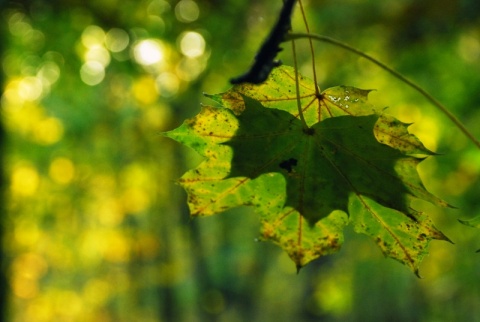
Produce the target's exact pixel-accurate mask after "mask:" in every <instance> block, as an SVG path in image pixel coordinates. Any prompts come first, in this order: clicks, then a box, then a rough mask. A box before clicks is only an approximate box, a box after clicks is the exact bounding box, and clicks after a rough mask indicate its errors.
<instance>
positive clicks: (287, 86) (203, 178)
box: [166, 67, 448, 273]
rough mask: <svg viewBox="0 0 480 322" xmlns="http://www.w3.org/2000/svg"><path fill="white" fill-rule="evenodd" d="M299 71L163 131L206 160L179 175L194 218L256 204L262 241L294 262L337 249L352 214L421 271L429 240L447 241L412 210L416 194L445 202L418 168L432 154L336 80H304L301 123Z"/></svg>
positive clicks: (284, 70)
mask: <svg viewBox="0 0 480 322" xmlns="http://www.w3.org/2000/svg"><path fill="white" fill-rule="evenodd" d="M292 73H293V70H292V69H291V68H289V67H281V68H277V69H275V70H274V72H273V73H272V75H271V77H270V78H269V80H267V82H265V83H264V84H262V85H259V86H258V85H257V86H253V85H241V86H236V87H234V88H232V89H231V90H230V91H228V92H226V93H222V94H217V95H210V96H209V97H211V98H212V99H214V100H215V101H217V102H219V103H221V104H222V105H223V106H221V107H210V106H204V107H203V108H202V110H201V112H200V113H199V114H198V115H197V116H195V117H194V118H192V119H189V120H186V121H185V122H184V124H183V125H182V126H180V127H179V128H177V129H175V130H173V131H171V132H168V133H166V135H167V136H169V137H171V138H173V139H175V140H177V141H179V142H181V143H183V144H185V145H187V146H190V147H191V148H193V149H195V150H196V151H197V152H198V153H200V154H201V155H202V156H204V157H205V161H204V162H202V163H201V164H200V165H199V166H198V167H197V168H196V169H193V170H190V171H188V172H187V173H186V174H185V175H184V176H183V177H182V178H181V179H180V180H179V183H180V184H181V185H182V186H183V187H184V188H185V190H186V191H187V193H188V204H189V207H190V210H191V214H192V215H193V216H207V215H213V214H216V213H219V212H222V211H224V210H226V209H229V208H233V207H237V206H241V205H250V206H253V207H254V208H255V210H256V212H257V213H258V214H259V216H260V221H261V223H262V229H261V237H262V238H263V239H265V240H271V241H273V242H274V243H276V244H278V245H280V246H281V247H282V248H283V249H284V250H285V251H286V252H287V253H288V254H289V256H290V257H291V258H292V260H293V261H294V262H295V264H296V265H297V267H302V266H304V265H306V264H307V263H308V262H310V261H312V260H314V259H316V258H318V257H320V256H323V255H326V254H330V253H333V252H335V251H337V250H338V249H339V248H340V247H341V245H342V243H343V233H342V232H343V229H344V227H345V226H346V225H347V224H348V221H349V219H348V216H351V221H352V223H353V225H354V228H355V230H356V231H357V232H360V233H364V234H366V235H369V236H371V237H372V238H373V239H374V240H375V241H376V243H377V244H378V245H379V246H380V248H381V250H382V251H383V253H384V254H385V255H386V256H388V257H391V258H394V259H396V260H398V261H400V262H402V263H404V264H405V265H407V266H408V267H410V268H411V269H412V270H413V271H414V272H416V273H417V272H418V265H419V263H420V262H421V260H422V259H423V257H424V256H425V254H426V249H427V247H428V244H429V242H430V241H431V240H432V239H443V240H448V239H447V238H446V237H445V236H444V235H443V234H442V233H441V232H439V231H438V230H437V229H436V228H435V227H434V226H433V224H432V223H431V221H430V220H429V219H428V218H427V217H426V216H425V215H423V214H420V213H418V212H416V211H415V210H413V209H412V208H411V207H410V202H411V200H412V199H413V198H419V199H423V200H427V201H429V202H432V203H434V204H436V205H440V206H448V204H447V203H445V202H444V201H442V200H440V199H439V198H437V197H435V196H433V195H432V194H430V193H429V192H428V191H427V190H426V189H425V187H424V186H423V184H422V182H421V180H420V177H419V176H418V173H417V171H416V166H417V165H418V163H419V162H420V161H421V160H422V158H419V157H417V156H415V155H418V154H421V155H430V154H432V152H430V151H429V150H427V149H426V148H425V147H424V146H423V144H422V143H421V142H420V141H419V140H418V139H417V138H416V137H415V136H413V135H412V134H410V133H408V129H407V127H408V125H407V124H404V123H402V122H399V121H398V120H396V119H394V118H393V117H391V116H387V115H384V114H380V112H379V111H377V110H376V109H375V108H374V107H373V106H372V105H370V104H369V103H368V102H367V95H368V92H369V91H366V90H360V89H356V88H353V87H345V86H339V87H334V88H332V89H327V90H326V91H324V92H323V93H322V94H321V95H320V96H319V97H317V96H316V95H315V89H314V87H313V83H312V82H311V81H309V80H307V79H305V78H302V79H301V81H300V88H301V93H300V95H301V97H302V99H301V102H302V109H303V111H304V116H305V119H306V121H307V124H309V126H310V127H309V128H308V129H304V127H303V126H302V123H301V122H300V120H299V119H298V115H297V113H298V112H297V111H298V109H297V107H296V101H297V100H296V96H295V95H296V94H295V91H294V88H295V80H294V77H293V76H292ZM380 142H382V143H380Z"/></svg>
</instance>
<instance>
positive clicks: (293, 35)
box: [287, 33, 480, 149]
mask: <svg viewBox="0 0 480 322" xmlns="http://www.w3.org/2000/svg"><path fill="white" fill-rule="evenodd" d="M301 38H308V39H315V40H318V41H322V42H326V43H329V44H332V45H335V46H338V47H341V48H343V49H346V50H348V51H351V52H353V53H355V54H357V55H359V56H361V57H363V58H365V59H367V60H369V61H371V62H372V63H374V64H375V65H377V66H379V67H380V68H382V69H384V70H386V71H387V72H389V73H390V74H392V75H393V76H394V77H396V78H397V79H399V80H401V81H402V82H404V83H405V84H407V85H408V86H410V87H411V88H413V89H414V90H416V91H417V92H419V93H420V94H421V95H422V96H423V97H425V98H426V99H427V100H428V101H430V103H432V104H433V105H434V106H436V107H437V108H438V109H439V110H440V111H441V112H442V113H443V114H445V115H446V116H447V118H448V119H449V120H450V121H451V122H453V124H455V126H456V127H457V128H458V129H460V131H462V132H463V134H465V136H467V137H468V138H469V139H470V141H472V142H473V143H474V144H475V145H476V146H477V148H479V149H480V141H479V140H477V139H476V138H475V137H474V136H473V134H472V133H470V131H469V130H468V129H467V128H466V127H465V126H464V125H463V124H462V123H461V122H460V121H459V120H458V119H457V117H456V116H455V115H453V114H452V113H451V112H450V111H449V110H448V109H447V108H446V107H445V106H444V105H443V104H442V103H440V102H439V101H438V100H437V99H435V98H434V97H433V96H432V95H430V94H429V93H428V92H427V91H425V90H424V89H423V88H421V87H420V86H418V85H417V84H415V83H413V82H412V81H410V80H409V79H407V78H406V77H405V76H403V75H401V74H400V73H398V72H396V71H395V70H393V69H391V68H390V67H388V66H387V65H385V64H383V63H382V62H380V61H378V60H377V59H375V58H373V57H372V56H369V55H367V54H366V53H364V52H362V51H360V50H358V49H355V48H353V47H351V46H349V45H347V44H345V43H342V42H340V41H338V40H335V39H333V38H330V37H326V36H322V35H316V34H309V33H306V34H305V33H291V34H289V35H288V36H287V40H292V41H293V40H294V39H301Z"/></svg>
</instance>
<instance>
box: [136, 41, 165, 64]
mask: <svg viewBox="0 0 480 322" xmlns="http://www.w3.org/2000/svg"><path fill="white" fill-rule="evenodd" d="M133 50H134V58H135V60H136V61H137V62H138V63H139V64H142V65H147V66H148V65H154V64H158V63H160V62H162V61H163V59H164V58H165V49H164V47H163V45H162V43H161V42H160V41H158V40H153V39H146V40H142V41H140V42H138V43H137V44H136V45H135V47H134V49H133Z"/></svg>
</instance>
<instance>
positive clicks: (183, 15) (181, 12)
mask: <svg viewBox="0 0 480 322" xmlns="http://www.w3.org/2000/svg"><path fill="white" fill-rule="evenodd" d="M175 16H176V17H177V19H178V20H179V21H181V22H187V23H189V22H194V21H196V20H197V19H198V17H199V16H200V9H199V7H198V5H197V3H196V2H195V1H193V0H180V1H179V2H178V3H177V5H176V6H175Z"/></svg>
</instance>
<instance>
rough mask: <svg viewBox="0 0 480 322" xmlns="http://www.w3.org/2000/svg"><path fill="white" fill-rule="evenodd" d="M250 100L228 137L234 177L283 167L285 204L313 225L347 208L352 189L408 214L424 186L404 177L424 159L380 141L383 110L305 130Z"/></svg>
mask: <svg viewBox="0 0 480 322" xmlns="http://www.w3.org/2000/svg"><path fill="white" fill-rule="evenodd" d="M244 101H245V110H244V111H243V112H242V113H241V114H239V115H237V118H238V121H239V127H238V129H237V131H236V133H235V135H234V136H233V137H232V138H231V139H230V140H229V141H227V142H225V143H223V144H225V145H228V146H230V147H231V149H232V150H233V157H232V164H231V170H230V173H229V175H228V177H229V178H231V177H248V178H251V179H255V178H257V177H259V176H260V175H262V174H265V173H273V172H275V173H281V174H282V175H283V176H284V178H285V181H286V185H287V186H286V194H287V195H286V197H285V207H292V208H294V209H296V210H297V211H298V212H299V213H300V214H301V215H302V216H303V217H304V218H305V219H306V220H307V221H308V222H309V223H310V224H311V225H313V224H315V223H316V222H317V221H319V220H320V219H322V218H325V217H326V216H328V215H329V214H330V213H332V212H333V211H335V210H340V211H343V212H345V213H348V209H349V198H350V196H351V195H352V194H355V195H357V196H367V197H369V198H371V199H372V200H374V201H376V202H377V203H379V204H381V205H383V206H385V207H388V208H392V209H395V210H398V211H400V212H402V213H403V214H405V215H406V216H410V214H411V213H412V212H411V209H410V208H409V199H410V198H409V197H410V196H412V195H413V196H414V195H416V191H417V190H421V189H423V186H422V185H421V183H420V184H418V183H416V182H415V183H413V184H410V185H409V184H408V183H405V182H404V181H403V174H404V173H405V175H407V174H408V176H411V175H412V172H414V173H415V174H416V170H415V169H416V165H417V164H418V162H420V160H421V159H418V158H415V157H412V156H408V155H405V154H403V153H401V152H400V151H398V150H396V149H394V148H392V147H390V146H388V145H385V144H381V143H379V142H378V141H377V139H376V138H375V136H374V126H375V123H376V122H377V120H378V118H379V116H378V115H377V114H371V115H366V116H350V115H345V116H338V117H332V118H328V119H325V120H323V121H322V122H318V123H316V124H314V125H313V126H311V128H310V129H309V130H308V131H306V130H304V128H303V127H302V124H301V122H300V121H299V120H298V119H297V118H296V117H294V116H293V115H292V114H290V113H288V112H285V111H282V110H278V109H275V108H265V107H264V106H262V104H261V103H260V102H258V101H256V100H254V99H251V98H249V97H246V96H245V97H244ZM412 167H413V170H415V171H412ZM417 176H418V175H417ZM415 179H417V178H415ZM414 181H416V180H414ZM418 182H420V179H419V178H418ZM258 194H268V192H265V191H259V192H258ZM412 219H413V217H412Z"/></svg>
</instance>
